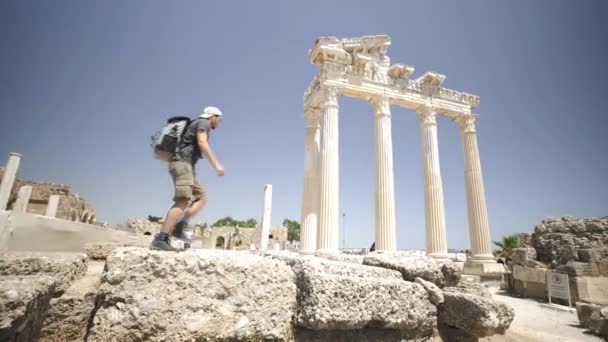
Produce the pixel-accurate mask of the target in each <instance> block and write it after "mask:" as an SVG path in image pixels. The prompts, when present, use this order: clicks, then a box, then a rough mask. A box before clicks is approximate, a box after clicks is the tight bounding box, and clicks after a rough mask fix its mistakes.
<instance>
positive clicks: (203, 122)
mask: <svg viewBox="0 0 608 342" xmlns="http://www.w3.org/2000/svg"><path fill="white" fill-rule="evenodd" d="M198 131H205V132H207V137H209V133H210V132H211V127H210V126H209V120H207V119H202V118H198V119H195V120H193V121H192V122H191V123H190V125H189V126H188V128H186V132H184V136H183V137H182V140H181V141H180V142H179V145H178V147H177V152H175V154H174V155H173V160H174V161H183V162H187V163H190V164H192V165H193V166H194V164H196V161H197V160H199V159H202V158H203V156H201V151H200V149H199V147H198V141H197V139H196V134H197V133H198Z"/></svg>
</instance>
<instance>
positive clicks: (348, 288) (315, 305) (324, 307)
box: [294, 259, 436, 338]
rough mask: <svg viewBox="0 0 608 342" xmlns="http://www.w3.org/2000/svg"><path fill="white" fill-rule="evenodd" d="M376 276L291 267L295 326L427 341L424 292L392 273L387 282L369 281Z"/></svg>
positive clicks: (339, 267)
mask: <svg viewBox="0 0 608 342" xmlns="http://www.w3.org/2000/svg"><path fill="white" fill-rule="evenodd" d="M379 270H380V269H378V270H375V269H374V268H373V267H369V266H364V265H356V264H353V263H347V262H331V261H320V260H310V259H307V260H305V261H303V262H300V263H298V264H294V272H295V273H296V279H297V285H298V316H297V324H298V325H299V326H301V327H304V328H308V329H312V330H358V329H363V328H381V329H395V330H400V331H401V332H403V333H405V334H408V336H410V337H412V338H415V337H424V336H430V335H431V334H432V331H433V328H434V327H435V325H436V308H435V306H434V305H433V304H432V303H431V302H430V301H429V300H428V297H427V293H426V290H425V289H424V288H423V287H422V286H421V285H419V284H416V283H412V282H406V281H403V280H402V279H398V277H399V274H398V273H397V272H393V273H394V274H395V276H394V277H392V278H391V277H370V276H369V275H370V274H377V272H378V271H379ZM383 271H385V272H386V271H387V270H383ZM368 272H370V273H368ZM362 275H363V276H362Z"/></svg>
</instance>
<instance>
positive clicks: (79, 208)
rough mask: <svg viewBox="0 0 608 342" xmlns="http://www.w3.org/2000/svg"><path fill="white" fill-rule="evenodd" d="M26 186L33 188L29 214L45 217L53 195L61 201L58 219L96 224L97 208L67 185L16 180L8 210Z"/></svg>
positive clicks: (2, 169) (28, 205)
mask: <svg viewBox="0 0 608 342" xmlns="http://www.w3.org/2000/svg"><path fill="white" fill-rule="evenodd" d="M3 175H4V168H1V167H0V180H1V179H2V176H3ZM26 185H30V186H32V195H31V197H30V201H29V202H28V204H27V212H28V213H32V214H38V215H44V214H45V212H46V207H47V205H48V202H49V197H50V196H51V195H59V196H60V197H59V198H60V200H59V205H58V207H57V216H56V217H57V218H60V219H64V220H69V221H78V222H86V223H93V222H95V219H96V210H95V208H94V207H93V206H92V205H91V204H90V203H89V202H87V200H86V199H84V198H83V197H82V196H80V195H79V194H77V193H74V192H72V190H71V188H70V186H69V185H65V184H55V183H45V182H35V181H30V180H24V179H21V178H15V183H14V184H13V189H12V191H11V195H10V197H9V201H8V209H12V206H13V205H14V203H15V201H16V200H17V194H18V193H19V189H20V188H21V187H23V186H26Z"/></svg>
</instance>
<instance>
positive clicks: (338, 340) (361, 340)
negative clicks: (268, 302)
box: [296, 328, 451, 342]
mask: <svg viewBox="0 0 608 342" xmlns="http://www.w3.org/2000/svg"><path fill="white" fill-rule="evenodd" d="M296 341H297V342H329V341H331V342H371V341H374V342H404V341H408V342H430V341H434V340H431V338H429V337H413V336H411V334H410V333H408V332H406V331H402V330H396V329H378V328H363V329H357V330H311V329H306V328H296ZM446 341H451V340H446Z"/></svg>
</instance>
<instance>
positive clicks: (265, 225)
mask: <svg viewBox="0 0 608 342" xmlns="http://www.w3.org/2000/svg"><path fill="white" fill-rule="evenodd" d="M271 214H272V184H266V185H265V186H264V209H263V211H262V225H261V228H260V250H262V251H265V250H267V249H268V235H270V219H271Z"/></svg>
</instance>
